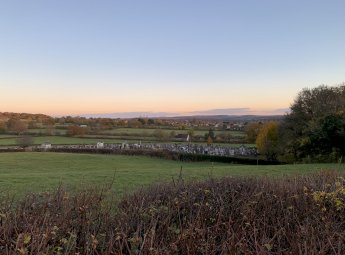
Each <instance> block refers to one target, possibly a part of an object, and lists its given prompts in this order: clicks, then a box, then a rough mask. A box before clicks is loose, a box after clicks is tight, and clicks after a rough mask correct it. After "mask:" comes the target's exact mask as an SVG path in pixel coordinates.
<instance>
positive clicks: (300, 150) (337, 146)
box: [246, 84, 345, 162]
mask: <svg viewBox="0 0 345 255" xmlns="http://www.w3.org/2000/svg"><path fill="white" fill-rule="evenodd" d="M246 131H247V134H248V138H249V139H255V140H256V145H257V149H258V151H259V152H260V154H262V155H265V156H266V158H267V159H270V160H276V159H279V160H281V161H285V162H296V161H301V162H335V161H342V158H343V157H344V154H345V84H341V85H338V86H335V87H330V86H325V85H321V86H319V87H316V88H312V89H310V88H305V89H303V90H302V91H301V92H299V93H298V95H297V96H296V98H295V100H294V102H293V104H292V105H291V107H290V113H288V114H287V115H286V116H285V118H284V120H283V121H280V122H276V121H275V122H268V123H266V124H263V125H260V124H253V125H252V126H249V127H247V130H246Z"/></svg>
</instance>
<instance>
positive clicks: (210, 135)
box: [205, 129, 215, 140]
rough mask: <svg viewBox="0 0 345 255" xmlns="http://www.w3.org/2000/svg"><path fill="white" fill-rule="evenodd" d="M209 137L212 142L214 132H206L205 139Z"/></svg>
mask: <svg viewBox="0 0 345 255" xmlns="http://www.w3.org/2000/svg"><path fill="white" fill-rule="evenodd" d="M209 137H211V139H212V140H214V138H215V135H214V131H213V130H212V129H210V130H208V133H206V134H205V139H206V140H207V139H208V138H209Z"/></svg>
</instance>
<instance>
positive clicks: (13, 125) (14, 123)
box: [7, 119, 28, 135]
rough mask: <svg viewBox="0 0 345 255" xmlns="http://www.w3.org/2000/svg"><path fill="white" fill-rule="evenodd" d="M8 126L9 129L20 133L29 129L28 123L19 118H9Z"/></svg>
mask: <svg viewBox="0 0 345 255" xmlns="http://www.w3.org/2000/svg"><path fill="white" fill-rule="evenodd" d="M7 128H8V130H9V131H12V132H15V133H17V134H18V135H20V134H22V133H23V132H25V131H26V130H27V129H28V125H27V124H26V123H25V122H23V121H21V120H18V119H9V120H8V121H7Z"/></svg>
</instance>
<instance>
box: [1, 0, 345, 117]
mask: <svg viewBox="0 0 345 255" xmlns="http://www.w3.org/2000/svg"><path fill="white" fill-rule="evenodd" d="M344 8H345V3H344V2H343V1H332V2H331V3H330V2H325V1H320V0H318V1H296V0H294V1H273V0H265V1H217V2H211V1H130V2H129V1H108V0H107V1H90V0H86V1H43V0H40V1H19V0H18V1H17V0H16V1H3V2H2V5H1V8H0V31H1V38H2V39H1V40H0V87H1V93H0V111H2V112H27V113H43V114H48V115H52V116H62V115H104V114H115V115H113V116H123V117H126V116H135V115H138V116H140V115H147V116H150V115H152V116H156V115H159V114H161V115H162V116H174V115H189V114H191V115H197V114H201V115H202V114H205V115H208V114H220V115H221V114H225V115H226V114H229V115H241V114H243V115H245V114H259V115H260V114H261V115H277V114H284V113H286V112H287V111H288V108H289V107H290V105H291V104H292V103H293V100H294V98H295V96H296V95H297V93H298V92H299V91H301V89H303V88H305V87H309V88H312V87H317V86H319V85H321V84H327V85H330V86H335V85H338V84H341V83H342V82H344V81H345V79H344V70H345V57H344V56H345V47H344V41H345V33H344V30H343V25H344V24H345V16H344V15H343V10H344ZM116 114H118V115H116ZM126 114H127V115H126Z"/></svg>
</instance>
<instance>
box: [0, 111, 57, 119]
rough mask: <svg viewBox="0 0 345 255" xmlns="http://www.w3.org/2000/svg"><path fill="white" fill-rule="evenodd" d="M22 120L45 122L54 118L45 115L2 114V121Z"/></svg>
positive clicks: (0, 117) (0, 115) (0, 116)
mask: <svg viewBox="0 0 345 255" xmlns="http://www.w3.org/2000/svg"><path fill="white" fill-rule="evenodd" d="M8 119H20V120H43V119H52V117H50V116H48V115H45V114H41V113H38V114H32V113H15V112H0V120H8Z"/></svg>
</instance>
